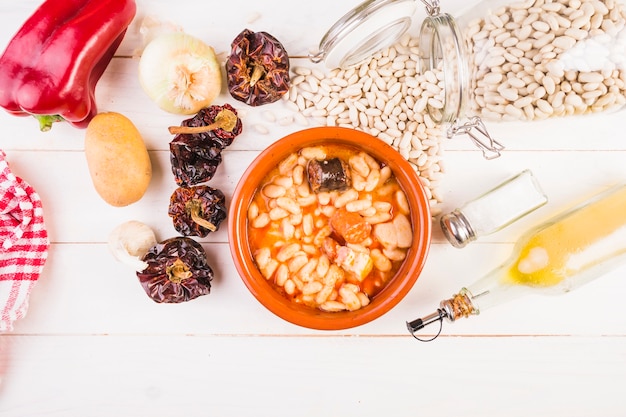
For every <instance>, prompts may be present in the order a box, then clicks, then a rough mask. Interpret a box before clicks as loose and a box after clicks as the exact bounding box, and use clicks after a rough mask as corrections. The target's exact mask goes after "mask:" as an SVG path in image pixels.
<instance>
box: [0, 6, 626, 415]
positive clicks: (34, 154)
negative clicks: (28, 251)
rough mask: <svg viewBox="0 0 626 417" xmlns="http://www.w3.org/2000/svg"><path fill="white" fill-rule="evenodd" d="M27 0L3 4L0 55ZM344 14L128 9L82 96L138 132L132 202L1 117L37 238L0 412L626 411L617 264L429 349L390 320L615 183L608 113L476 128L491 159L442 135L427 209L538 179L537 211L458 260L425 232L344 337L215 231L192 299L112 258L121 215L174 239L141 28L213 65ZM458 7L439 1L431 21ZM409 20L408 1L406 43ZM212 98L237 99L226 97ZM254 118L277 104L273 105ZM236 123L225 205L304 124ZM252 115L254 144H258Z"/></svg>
mask: <svg viewBox="0 0 626 417" xmlns="http://www.w3.org/2000/svg"><path fill="white" fill-rule="evenodd" d="M39 3H40V2H39V1H36V0H28V1H25V0H24V1H21V2H18V3H15V2H6V3H3V4H0V21H1V22H2V25H0V45H5V44H6V43H8V41H9V39H10V38H11V36H12V34H13V33H14V32H15V31H16V30H17V28H18V27H19V26H20V24H21V22H22V21H24V20H25V19H26V18H27V17H28V15H29V14H30V13H31V12H32V11H33V10H34V9H35V8H36V7H37V6H38V5H39ZM358 3H359V2H358V1H355V0H351V1H349V2H341V3H340V6H339V5H338V4H337V3H336V2H331V1H329V0H320V1H318V2H304V3H298V4H297V6H294V5H295V3H286V2H284V1H278V0H270V1H264V2H251V1H249V0H232V1H229V2H223V3H215V2H201V1H197V0H182V1H180V2H171V1H166V0H159V1H156V0H151V1H148V0H140V1H138V2H137V4H138V16H137V18H136V20H135V21H134V22H133V24H132V26H131V30H129V34H128V36H127V37H126V39H125V40H124V43H123V45H122V47H121V48H120V50H119V51H118V56H117V57H116V58H114V59H113V61H112V62H111V64H110V66H109V67H108V68H107V71H106V72H105V74H104V76H103V78H102V80H101V82H100V83H99V85H98V89H97V98H98V103H99V105H100V108H101V110H103V111H106V110H111V111H118V112H121V113H123V114H125V115H127V116H128V117H130V118H131V120H133V122H134V123H135V124H136V125H137V127H138V128H139V130H140V131H141V133H142V135H143V136H144V139H145V141H146V144H147V146H148V149H149V153H150V158H151V161H152V164H153V169H154V173H153V179H152V182H151V184H150V187H149V189H148V191H147V193H146V195H145V196H144V198H142V200H141V201H139V202H138V203H136V204H133V205H131V206H128V207H125V208H113V207H111V206H108V205H107V204H106V203H104V202H103V201H102V200H101V199H100V198H99V197H98V195H97V194H96V193H95V191H94V189H93V186H92V184H91V180H90V178H89V174H88V172H87V165H86V161H85V157H84V153H83V140H84V131H82V130H77V129H74V128H71V127H69V126H66V125H55V126H54V128H53V130H52V131H50V132H47V133H39V132H38V131H37V126H36V124H35V123H34V121H32V120H29V119H27V118H18V117H13V116H10V115H8V114H6V113H4V112H0V125H1V126H2V128H3V133H2V136H0V149H3V150H4V151H5V152H6V153H7V158H8V160H9V163H10V164H11V167H12V169H13V171H14V172H15V174H16V175H19V176H21V177H23V178H24V179H25V180H27V181H28V182H29V183H31V185H33V187H34V188H35V189H36V190H37V191H38V193H39V194H40V196H41V199H42V201H43V203H44V212H45V216H46V224H47V227H48V230H49V233H50V238H51V243H52V245H51V248H50V255H49V259H48V263H47V264H46V267H45V269H44V273H43V275H42V277H41V279H40V281H39V282H38V284H37V286H36V287H35V289H34V292H33V293H32V295H31V302H30V308H29V311H28V314H27V316H26V317H25V318H24V319H22V320H20V321H18V322H17V323H16V326H15V330H14V331H13V332H11V333H8V334H2V335H0V416H3V417H4V416H7V417H17V416H63V417H73V416H81V417H82V416H105V415H106V416H110V415H120V416H146V415H152V416H182V415H185V416H208V415H210V416H220V417H221V416H237V417H243V416H255V417H260V416H288V415H297V416H321V415H326V416H357V415H359V416H380V415H389V416H392V415H393V416H409V415H425V416H452V415H459V414H463V415H468V416H483V417H484V416H502V415H506V416H528V415H549V416H567V417H576V416H581V417H583V416H590V415H597V416H624V415H626V414H625V413H626V411H625V410H626V400H625V399H624V395H623V394H622V391H623V387H624V386H626V314H625V313H626V311H625V310H624V303H623V301H622V300H623V294H624V292H625V291H626V280H624V274H625V272H626V269H625V268H621V269H618V270H616V271H613V272H611V273H609V274H607V275H606V276H604V277H602V278H601V279H599V280H597V281H594V282H592V283H590V284H588V285H587V286H585V287H583V288H581V289H579V290H577V291H573V292H571V293H569V294H567V295H563V296H560V297H545V296H540V295H529V296H528V297H526V298H523V299H519V300H516V301H513V302H511V303H508V304H506V305H502V306H499V307H497V308H494V309H491V310H488V311H485V312H484V313H482V314H481V315H479V316H477V317H471V318H468V319H463V320H460V321H458V322H456V323H452V324H451V323H444V327H443V332H442V336H440V337H439V338H438V339H437V340H435V341H433V342H431V343H421V342H418V341H416V340H414V339H413V338H411V336H410V335H409V334H408V333H407V331H406V327H405V322H406V321H407V320H412V319H414V318H416V317H419V316H422V315H425V314H428V313H430V312H432V311H434V309H436V308H437V306H438V303H439V301H440V300H442V299H444V298H447V297H450V296H451V295H452V294H454V293H455V292H456V291H458V290H459V289H460V288H461V287H462V286H464V285H468V284H470V283H471V282H473V281H474V280H475V279H477V278H479V277H480V276H482V275H483V274H486V273H487V272H489V271H490V270H491V269H493V268H495V267H496V266H498V265H499V264H500V263H502V262H504V261H505V260H506V259H507V257H508V256H509V254H510V253H511V251H512V249H513V245H514V242H515V241H516V240H517V239H518V238H519V237H520V236H521V235H522V233H524V231H525V230H527V229H529V228H531V227H532V226H534V225H535V224H537V223H539V222H540V221H542V220H544V219H547V218H549V217H551V216H552V215H553V214H555V213H557V212H559V211H560V210H561V209H563V208H565V207H567V206H569V205H570V204H572V203H575V202H578V201H581V200H582V199H584V198H585V197H588V196H590V195H592V194H594V193H595V192H597V191H599V190H601V189H604V188H606V187H608V186H609V185H611V184H614V183H616V182H620V181H625V180H626V168H625V165H624V161H625V160H626V140H625V138H624V133H623V118H624V113H623V111H622V112H618V113H613V114H602V115H595V116H586V117H574V118H568V119H567V120H563V119H555V120H549V121H543V122H525V123H522V122H512V123H493V124H490V125H489V128H490V131H491V132H492V134H493V135H494V136H496V137H497V138H499V139H500V140H501V141H502V142H503V144H504V145H505V146H506V150H505V151H504V153H503V155H502V156H501V157H500V158H498V159H495V160H492V161H486V160H484V159H483V158H482V156H481V154H480V152H479V151H478V150H476V149H475V148H474V147H473V146H472V144H471V143H470V142H469V140H467V138H463V137H459V138H455V139H451V140H446V141H445V142H444V143H445V151H444V165H445V172H444V175H443V179H442V182H441V185H440V187H439V192H440V195H441V196H442V199H443V201H442V202H441V204H439V205H438V207H437V209H438V210H443V211H447V210H451V209H453V208H455V207H458V206H459V205H461V204H462V203H463V202H465V201H467V200H469V199H471V198H473V197H475V196H477V195H479V194H480V193H482V192H484V191H486V190H487V189H489V188H491V187H492V186H494V185H496V184H498V183H499V182H500V181H502V180H504V179H506V178H508V177H510V176H512V175H513V174H515V173H517V172H519V171H521V170H523V169H531V170H532V171H533V172H534V173H535V175H536V176H537V178H538V180H539V182H540V183H541V185H542V187H543V188H544V190H545V191H546V193H547V194H548V196H549V203H548V204H547V205H546V206H544V207H542V208H541V209H540V210H538V211H536V212H534V213H532V214H531V215H529V216H527V217H525V218H524V219H522V220H520V221H519V222H517V223H515V224H514V225H512V226H510V227H508V228H506V229H504V230H503V231H501V232H498V233H496V234H493V235H491V236H488V237H485V238H483V239H481V240H480V241H478V242H474V243H472V244H471V245H470V246H468V247H467V248H464V249H461V250H459V249H455V248H453V247H451V246H450V245H449V244H448V243H447V242H445V240H444V239H443V237H442V235H441V232H440V231H439V230H438V228H437V227H435V228H434V232H433V242H432V247H431V250H430V253H429V256H428V260H427V263H426V266H425V269H424V271H423V273H422V275H421V276H420V277H419V279H418V281H417V283H416V285H415V286H414V288H413V289H412V291H411V292H410V293H409V294H408V295H407V297H406V298H405V299H404V300H402V301H401V302H400V303H399V304H398V306H397V307H396V308H394V309H393V310H392V311H391V312H390V313H388V314H387V315H385V316H383V317H381V318H380V319H378V320H375V321H374V322H372V323H369V324H367V325H364V326H361V327H358V328H354V329H348V330H345V331H338V332H323V331H314V330H310V329H305V328H300V327H297V326H294V325H292V324H290V323H287V322H285V321H283V320H281V319H279V318H277V317H275V316H274V315H272V313H270V312H268V311H267V310H265V309H264V308H263V307H262V306H261V305H260V304H259V303H258V302H257V301H256V300H255V299H254V298H253V297H252V295H251V294H250V293H249V292H248V291H247V289H246V287H245V286H244V285H243V283H242V281H241V280H240V278H239V277H238V275H237V272H236V270H235V267H234V265H233V263H232V259H231V257H230V251H229V248H228V239H227V233H226V230H227V223H224V225H223V226H222V227H221V229H220V231H219V232H217V233H214V234H210V235H209V236H208V237H206V238H203V239H199V240H200V241H201V243H202V245H203V247H204V248H205V249H206V251H207V253H208V258H209V262H210V263H211V265H212V266H213V267H214V269H215V271H216V275H217V277H216V280H215V281H214V286H213V289H212V293H211V294H210V295H208V296H206V297H202V298H200V299H197V300H194V301H193V302H189V303H185V304H181V305H158V304H156V303H154V302H152V301H151V300H150V299H148V298H147V297H146V296H145V294H144V293H143V290H142V289H141V287H140V286H139V284H138V282H137V278H136V276H135V274H134V273H133V272H132V271H129V269H128V268H127V267H124V266H123V265H121V264H119V263H118V262H116V261H115V260H114V258H113V257H112V255H111V254H110V253H109V251H108V248H107V243H106V242H107V237H108V234H109V233H110V231H111V230H112V229H113V228H114V227H115V226H117V225H118V224H120V223H122V222H124V221H127V220H131V219H135V220H140V221H142V222H144V223H146V224H148V225H150V226H151V227H152V228H153V229H154V230H155V233H156V234H157V237H158V238H159V239H165V238H167V237H171V236H173V235H175V234H176V232H175V230H174V228H173V226H172V224H171V221H170V219H169V218H168V216H167V205H168V200H169V196H170V194H171V193H172V191H173V190H174V189H175V184H174V182H173V181H172V176H171V172H170V166H169V150H168V143H169V140H170V139H171V136H170V135H169V133H168V132H167V127H168V126H170V125H173V124H178V123H180V120H181V117H179V116H174V115H170V114H166V113H164V112H162V111H160V110H158V109H157V108H156V106H155V105H154V103H152V102H151V101H150V100H149V99H148V98H147V97H146V95H145V94H144V93H143V91H142V90H141V88H140V86H139V82H138V79H137V64H138V58H137V57H136V56H134V54H135V51H136V50H137V49H138V48H140V39H141V37H140V34H139V24H140V20H141V19H142V18H143V17H144V16H156V17H158V18H161V19H169V20H171V21H173V22H175V23H177V24H180V25H181V26H183V27H184V28H185V30H186V31H188V32H189V33H191V34H194V35H196V36H199V37H201V38H203V39H204V40H205V41H206V42H207V43H209V44H212V45H213V46H214V47H215V49H216V51H217V52H218V53H220V54H221V56H224V54H225V53H227V51H228V49H229V44H230V41H231V40H232V39H233V38H234V36H236V35H237V33H239V32H240V31H241V30H242V29H243V28H244V27H249V28H250V29H252V30H265V31H268V32H270V33H272V34H274V35H275V36H277V37H278V38H279V39H281V40H283V41H284V43H285V46H286V47H287V49H288V50H290V51H294V53H297V54H301V53H305V52H306V51H308V50H310V49H312V48H315V47H316V46H317V44H318V43H319V40H320V39H321V37H322V36H323V34H324V32H325V31H326V30H327V29H328V28H329V27H330V26H331V25H332V23H333V22H334V21H336V20H337V19H338V18H339V17H341V15H342V14H343V13H345V12H347V11H348V10H349V9H350V8H351V7H354V6H356V5H357V4H358ZM464 4H467V3H464V2H461V1H456V0H455V1H450V2H446V5H445V10H446V11H449V12H451V13H453V12H455V11H457V10H460V9H461V6H463V5H464ZM424 14H425V12H424V11H423V10H422V8H421V7H418V12H417V13H416V16H415V21H416V23H415V25H414V26H415V27H413V28H412V31H413V32H415V30H416V27H418V25H419V22H420V21H421V19H422V18H423V16H424ZM303 28H305V30H303ZM298 64H301V65H312V64H307V63H306V62H299V63H298ZM219 101H220V102H230V103H233V104H236V102H234V101H233V100H232V99H230V97H229V96H228V94H227V92H226V91H222V94H221V96H220V97H219ZM263 110H270V111H272V112H274V113H275V114H277V115H281V114H288V112H289V111H290V110H289V109H288V108H287V107H286V106H284V103H282V102H278V103H275V104H272V105H269V106H267V107H265V108H264V109H263ZM242 118H243V120H244V123H245V126H246V129H245V130H244V133H243V134H242V135H241V136H240V137H238V138H237V140H236V141H235V143H234V144H233V145H232V146H231V147H229V148H228V150H226V151H225V154H224V162H223V163H222V165H221V166H220V167H219V169H218V173H217V175H216V176H215V178H214V179H213V180H212V184H213V185H214V186H215V187H217V188H220V189H222V190H223V191H224V192H225V194H226V195H227V196H230V195H231V194H232V191H233V190H234V188H235V186H236V184H237V182H238V181H239V179H240V177H241V174H242V173H243V171H244V170H245V169H246V167H247V166H248V164H249V163H250V162H251V161H252V160H253V159H254V158H255V157H256V155H257V154H258V153H259V151H261V150H262V149H264V148H265V147H266V146H268V145H269V144H271V143H272V142H273V141H275V140H277V139H279V138H280V137H282V136H284V135H286V134H288V133H291V132H294V131H297V130H299V129H301V128H302V126H299V125H297V124H291V125H287V126H280V125H278V124H276V123H274V124H272V123H268V122H267V120H265V119H264V118H263V116H262V113H261V109H253V108H246V109H245V111H244V112H243V115H242ZM257 123H263V124H264V125H265V126H266V127H267V128H268V130H269V133H268V134H265V135H261V134H258V133H255V131H254V129H252V128H251V127H252V126H253V125H254V124H257ZM434 330H436V329H429V332H431V333H432V331H434ZM429 334H430V333H429Z"/></svg>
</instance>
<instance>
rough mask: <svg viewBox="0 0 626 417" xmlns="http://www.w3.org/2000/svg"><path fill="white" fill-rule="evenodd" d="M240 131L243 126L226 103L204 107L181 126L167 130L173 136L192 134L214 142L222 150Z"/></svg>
mask: <svg viewBox="0 0 626 417" xmlns="http://www.w3.org/2000/svg"><path fill="white" fill-rule="evenodd" d="M242 130H243V125H242V123H241V119H240V118H239V117H237V110H235V108H234V107H233V106H231V105H230V104H228V103H226V104H224V105H223V106H218V105H211V106H209V107H205V108H203V109H202V110H200V111H199V112H198V113H197V114H196V115H195V116H194V117H192V118H189V119H186V120H183V122H182V123H181V126H172V127H170V128H169V131H170V133H173V134H182V133H184V134H192V135H198V136H200V137H201V138H203V139H209V140H214V141H215V142H217V143H218V144H219V145H220V146H221V147H222V149H224V148H226V147H227V146H230V145H231V144H232V143H233V140H235V138H236V137H237V136H238V135H240V134H241V131H242Z"/></svg>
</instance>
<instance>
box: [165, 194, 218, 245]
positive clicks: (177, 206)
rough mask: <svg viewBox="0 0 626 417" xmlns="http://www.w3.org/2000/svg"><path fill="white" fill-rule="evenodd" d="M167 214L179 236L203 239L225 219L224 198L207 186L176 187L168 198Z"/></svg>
mask: <svg viewBox="0 0 626 417" xmlns="http://www.w3.org/2000/svg"><path fill="white" fill-rule="evenodd" d="M168 214H169V216H170V217H171V218H172V222H173V223H174V228H175V229H176V231H178V233H180V234H181V235H183V236H199V237H205V236H207V235H208V234H209V233H211V232H215V231H217V230H218V229H219V226H220V223H221V222H222V221H224V219H226V214H227V210H226V197H225V196H224V193H223V192H222V191H220V190H218V189H216V188H211V187H209V186H208V185H198V186H195V187H188V188H187V187H178V188H177V189H176V190H175V191H174V192H173V193H172V195H171V197H170V205H169V209H168Z"/></svg>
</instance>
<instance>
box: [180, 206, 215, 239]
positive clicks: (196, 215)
mask: <svg viewBox="0 0 626 417" xmlns="http://www.w3.org/2000/svg"><path fill="white" fill-rule="evenodd" d="M186 209H187V212H188V213H189V214H190V215H191V219H192V220H193V221H194V222H196V223H197V224H199V225H200V226H202V227H204V228H205V229H209V230H210V231H212V232H215V231H216V230H217V227H215V225H214V224H213V223H211V222H210V221H208V220H207V219H205V218H203V217H202V216H201V214H200V211H201V209H202V204H201V203H200V201H198V200H190V201H189V202H188V203H187V206H186Z"/></svg>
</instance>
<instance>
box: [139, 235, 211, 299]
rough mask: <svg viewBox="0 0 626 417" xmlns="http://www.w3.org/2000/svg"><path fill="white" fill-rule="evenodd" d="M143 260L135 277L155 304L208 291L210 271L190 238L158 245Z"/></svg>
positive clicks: (173, 239) (168, 240)
mask: <svg viewBox="0 0 626 417" xmlns="http://www.w3.org/2000/svg"><path fill="white" fill-rule="evenodd" d="M142 260H143V261H144V262H146V263H147V264H148V266H147V267H146V268H145V269H144V270H143V271H140V272H137V277H138V278H139V282H140V283H141V286H142V287H143V289H144V291H145V292H146V294H148V296H149V297H150V298H152V299H153V300H154V301H156V302H157V303H181V302H184V301H189V300H192V299H194V298H197V297H200V296H202V295H206V294H209V293H210V292H211V280H212V279H213V270H212V269H211V266H210V265H209V263H208V261H207V258H206V252H205V251H204V248H202V245H200V244H199V243H198V242H196V241H195V240H193V239H191V238H188V237H174V238H171V239H167V240H165V241H163V242H161V243H157V244H156V245H155V246H153V247H152V248H151V249H150V250H149V251H148V253H146V254H145V255H144V256H143V259H142Z"/></svg>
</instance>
